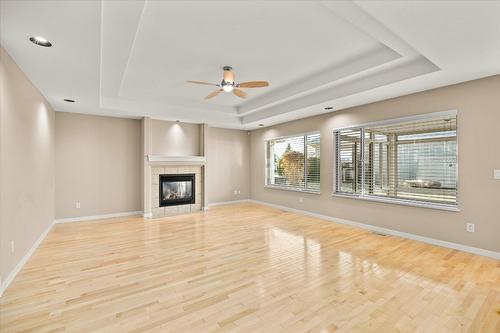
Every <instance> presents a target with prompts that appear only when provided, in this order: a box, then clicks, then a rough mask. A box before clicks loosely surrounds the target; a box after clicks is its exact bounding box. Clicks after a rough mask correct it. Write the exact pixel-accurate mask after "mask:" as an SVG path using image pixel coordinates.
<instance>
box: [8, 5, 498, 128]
mask: <svg viewBox="0 0 500 333" xmlns="http://www.w3.org/2000/svg"><path fill="white" fill-rule="evenodd" d="M499 16H500V3H498V2H480V1H471V2H454V3H450V2H446V1H445V2H439V1H437V2H422V1H416V2H409V1H405V2H395V1H387V2H386V1H367V2H343V1H331V2H330V1H325V2H315V1H290V2H285V1H265V2H264V1H262V2H260V1H259V2H250V1H231V2H229V1H141V0H138V1H64V2H59V1H2V2H1V23H0V29H1V30H0V31H1V33H0V42H1V44H2V46H3V47H5V48H6V49H7V51H8V52H9V53H10V54H11V55H12V56H13V58H14V59H15V60H16V62H17V63H18V64H19V65H20V67H21V68H22V69H23V70H24V71H25V72H26V74H27V75H28V76H29V77H30V79H31V80H32V81H33V83H34V84H35V85H36V86H37V87H38V88H39V89H40V90H41V91H42V93H43V94H44V95H45V96H46V97H47V99H48V100H49V102H50V103H51V104H52V105H53V107H54V108H55V109H56V110H58V111H67V112H81V113H91V114H101V115H110V116H125V117H142V116H150V117H154V118H160V119H167V120H177V119H179V120H181V121H186V122H205V123H208V124H210V125H213V126H222V127H232V128H242V129H252V128H256V126H257V125H258V124H259V123H263V124H265V125H271V124H274V123H278V122H283V121H288V120H293V119H298V118H303V117H307V116H310V115H314V114H319V113H323V112H326V111H325V110H324V107H325V106H332V107H333V108H334V110H338V109H341V108H346V107H350V106H355V105H360V104H365V103H369V102H373V101H377V100H382V99H386V98H390V97H395V96H400V95H404V94H408V93H412V92H416V91H422V90H426V89H431V88H435V87H439V86H443V85H448V84H453V83H457V82H461V81H466V80H471V79H475V78H479V77H484V76H488V75H494V74H498V73H500V62H498V59H500V40H499V39H498V36H500V23H499V22H498V19H497V18H498V17H499ZM33 35H41V36H44V37H46V38H48V39H49V40H50V41H51V42H52V43H53V44H54V46H53V47H51V48H41V47H37V46H35V45H33V44H31V43H29V42H28V36H33ZM224 65H230V66H232V67H233V68H234V71H235V74H236V79H237V81H239V82H241V81H250V80H268V81H269V82H270V84H271V85H270V87H268V88H260V89H246V91H247V93H248V94H249V97H248V99H246V100H241V99H239V98H237V97H236V96H234V95H232V94H220V95H219V96H217V97H216V98H213V99H211V100H208V101H205V100H203V97H204V96H206V95H207V94H208V93H210V92H211V91H213V88H214V87H210V86H198V85H190V84H187V83H186V82H185V81H186V80H202V81H208V82H214V83H218V82H220V80H221V76H222V66H224ZM64 98H71V99H75V100H76V101H77V102H76V103H74V104H68V103H65V102H63V101H62V100H63V99H64Z"/></svg>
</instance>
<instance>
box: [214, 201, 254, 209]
mask: <svg viewBox="0 0 500 333" xmlns="http://www.w3.org/2000/svg"><path fill="white" fill-rule="evenodd" d="M250 201H251V200H250V199H241V200H231V201H219V202H212V203H209V204H208V207H207V209H208V208H209V207H216V206H226V205H236V204H240V203H245V202H250Z"/></svg>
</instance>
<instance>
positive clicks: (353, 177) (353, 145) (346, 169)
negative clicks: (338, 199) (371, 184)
mask: <svg viewBox="0 0 500 333" xmlns="http://www.w3.org/2000/svg"><path fill="white" fill-rule="evenodd" d="M336 142H337V163H336V164H337V182H336V184H337V188H336V190H337V192H344V193H361V149H360V147H361V129H359V128H356V129H345V130H340V131H337V132H336Z"/></svg>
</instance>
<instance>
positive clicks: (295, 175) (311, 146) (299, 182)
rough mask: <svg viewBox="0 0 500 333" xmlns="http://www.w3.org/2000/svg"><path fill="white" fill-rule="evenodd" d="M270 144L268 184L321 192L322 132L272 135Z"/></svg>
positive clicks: (267, 143) (268, 150) (267, 167)
mask: <svg viewBox="0 0 500 333" xmlns="http://www.w3.org/2000/svg"><path fill="white" fill-rule="evenodd" d="M266 146H267V163H266V172H267V176H266V185H268V186H273V187H280V188H284V189H291V190H299V191H312V192H319V190H320V168H319V165H320V134H319V133H312V134H306V135H297V136H290V137H285V138H278V139H272V140H269V141H267V142H266Z"/></svg>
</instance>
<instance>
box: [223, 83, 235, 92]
mask: <svg viewBox="0 0 500 333" xmlns="http://www.w3.org/2000/svg"><path fill="white" fill-rule="evenodd" d="M233 89H234V87H233V85H232V84H225V85H223V86H222V90H224V91H225V92H231V91H233Z"/></svg>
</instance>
